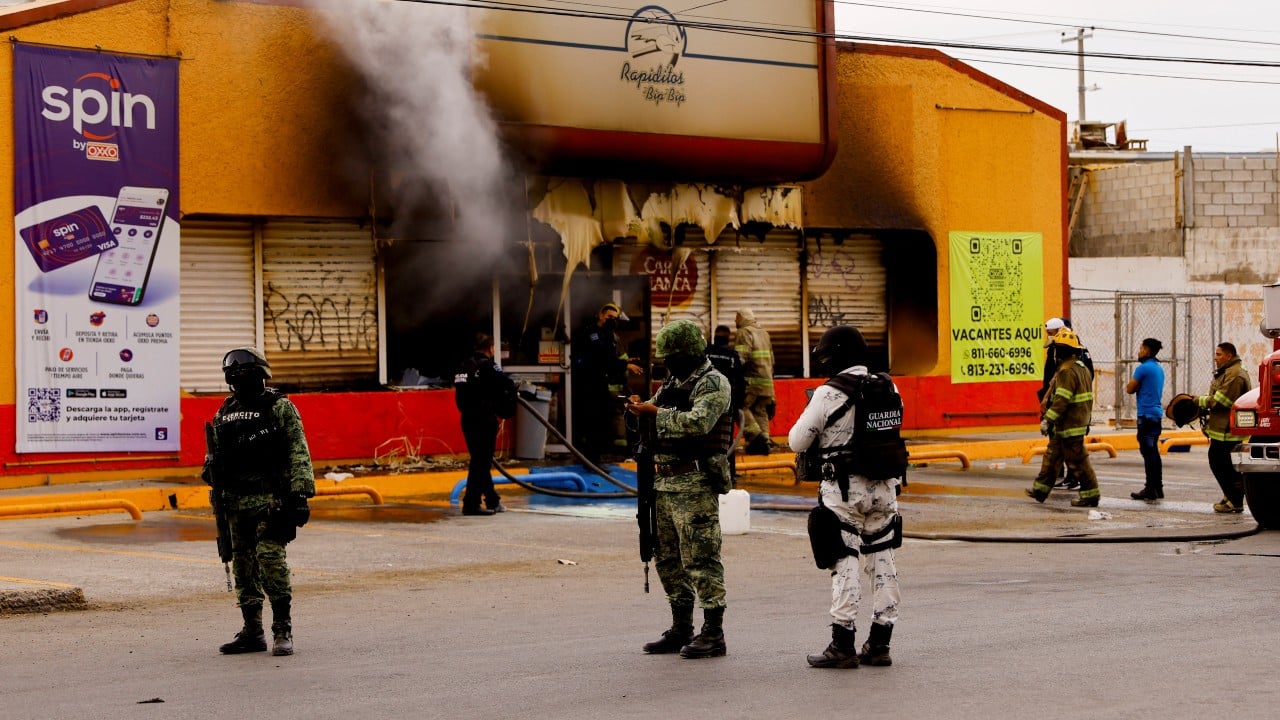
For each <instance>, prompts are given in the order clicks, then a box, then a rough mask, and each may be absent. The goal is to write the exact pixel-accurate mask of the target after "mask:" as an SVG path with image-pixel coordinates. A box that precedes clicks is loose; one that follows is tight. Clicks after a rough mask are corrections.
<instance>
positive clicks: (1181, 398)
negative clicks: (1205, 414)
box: [1164, 393, 1200, 427]
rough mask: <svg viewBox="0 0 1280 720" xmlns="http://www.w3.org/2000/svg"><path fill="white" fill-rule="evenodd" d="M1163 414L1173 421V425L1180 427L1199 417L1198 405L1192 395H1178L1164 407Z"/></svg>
mask: <svg viewBox="0 0 1280 720" xmlns="http://www.w3.org/2000/svg"><path fill="white" fill-rule="evenodd" d="M1164 414H1165V417H1167V418H1169V419H1170V420H1172V421H1173V424H1174V425H1177V426H1178V427H1182V426H1183V425H1186V424H1187V423H1190V422H1191V421H1192V420H1195V419H1196V418H1198V417H1200V403H1199V402H1197V401H1196V398H1195V396H1194V395H1188V394H1186V393H1179V394H1177V395H1174V396H1173V399H1172V400H1170V401H1169V404H1168V405H1165V406H1164Z"/></svg>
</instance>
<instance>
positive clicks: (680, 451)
mask: <svg viewBox="0 0 1280 720" xmlns="http://www.w3.org/2000/svg"><path fill="white" fill-rule="evenodd" d="M655 345H656V353H655V354H656V356H657V357H659V358H661V359H662V360H663V362H664V363H665V364H666V366H667V369H668V370H669V371H670V375H669V377H668V378H667V380H666V381H665V382H664V383H663V384H662V387H661V388H659V390H658V394H657V395H655V396H654V397H653V399H652V400H650V401H649V402H645V403H630V404H628V405H627V410H628V411H629V412H631V413H633V414H635V415H645V416H651V417H653V418H654V420H655V422H654V442H655V443H656V446H655V448H654V464H655V478H654V489H655V490H656V491H657V492H656V495H657V498H656V500H655V508H656V515H657V528H658V538H657V540H658V541H657V548H656V551H655V553H654V558H655V561H656V563H657V568H658V577H659V579H661V580H662V588H663V590H665V591H666V594H667V602H668V603H670V605H671V618H672V623H671V629H669V630H667V631H666V632H664V633H662V638H661V639H659V640H655V641H654V642H651V643H647V644H645V646H644V651H645V652H646V653H651V654H659V653H675V652H678V653H680V656H681V657H684V658H708V657H717V656H720V655H724V654H725V651H726V646H725V642H724V625H723V623H724V608H725V591H724V565H723V564H721V562H720V540H721V536H720V495H721V494H722V493H726V492H728V491H729V488H730V480H729V461H728V459H727V458H726V456H725V453H726V452H727V450H728V449H729V443H730V441H731V439H732V434H733V420H732V418H731V417H730V414H729V394H730V391H729V381H728V380H727V379H725V377H724V375H721V374H720V373H719V372H718V371H717V370H716V369H715V368H713V367H712V366H711V363H710V361H708V360H707V358H706V355H705V352H706V348H707V341H706V338H704V337H703V336H702V330H701V329H700V328H699V327H698V326H697V325H696V324H694V323H693V322H692V321H690V320H676V321H675V322H672V323H670V324H669V325H667V326H666V327H664V328H662V330H660V331H659V332H658V337H657V340H656V341H655ZM695 601H699V602H700V604H701V605H702V620H703V624H702V632H701V633H699V634H698V635H697V636H696V637H695V636H694V634H693V605H694V602H695Z"/></svg>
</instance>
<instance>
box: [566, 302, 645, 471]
mask: <svg viewBox="0 0 1280 720" xmlns="http://www.w3.org/2000/svg"><path fill="white" fill-rule="evenodd" d="M621 315H622V309H621V308H619V307H618V306H617V304H615V303H611V302H610V303H605V304H604V305H601V306H600V310H599V311H597V312H596V316H595V317H593V318H588V319H587V320H586V321H585V322H584V323H583V324H582V325H581V326H580V327H579V328H578V329H577V330H576V331H574V333H573V337H571V338H570V339H569V340H570V349H571V351H572V355H573V373H572V381H573V428H574V442H575V443H576V444H577V448H578V450H579V451H580V452H581V453H582V454H583V455H584V456H586V458H587V459H588V460H590V461H591V462H593V463H599V462H600V456H601V454H603V453H604V452H605V450H606V449H608V448H609V447H611V445H612V443H613V440H614V437H613V428H614V422H613V420H614V417H615V416H614V414H613V413H614V411H615V410H616V408H617V405H616V404H615V402H614V393H613V392H611V390H610V386H619V389H620V390H621V388H622V387H625V386H626V382H627V373H631V374H632V375H640V374H641V372H642V370H641V369H640V366H638V365H636V364H635V363H633V362H631V360H630V357H629V356H628V355H627V352H626V350H625V349H624V348H623V347H622V346H621V341H620V340H619V339H618V334H617V326H618V318H619V317H621Z"/></svg>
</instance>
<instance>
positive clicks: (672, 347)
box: [654, 320, 707, 358]
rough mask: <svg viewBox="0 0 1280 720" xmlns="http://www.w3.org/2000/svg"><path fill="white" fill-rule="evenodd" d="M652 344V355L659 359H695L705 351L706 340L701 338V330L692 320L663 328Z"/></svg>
mask: <svg viewBox="0 0 1280 720" xmlns="http://www.w3.org/2000/svg"><path fill="white" fill-rule="evenodd" d="M654 344H655V345H656V352H655V353H654V354H655V355H657V356H658V357H659V358H664V357H666V356H668V355H684V356H686V357H695V356H698V355H701V354H703V353H704V352H706V351H707V339H706V338H705V337H703V336H702V328H700V327H698V325H697V323H695V322H693V321H692V320H676V321H674V322H671V323H668V324H667V325H665V326H663V328H662V329H661V330H659V331H658V338H657V340H656V341H655V343H654Z"/></svg>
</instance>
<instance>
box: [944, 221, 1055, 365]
mask: <svg viewBox="0 0 1280 720" xmlns="http://www.w3.org/2000/svg"><path fill="white" fill-rule="evenodd" d="M1043 247H1044V244H1043V237H1042V236H1041V234H1040V233H1009V232H959V231H953V232H952V233H950V258H951V382H953V383H969V382H1001V381H1008V380H1038V379H1040V368H1039V367H1038V364H1037V362H1036V359H1037V358H1039V357H1040V352H1041V349H1040V348H1041V346H1042V345H1043V344H1044V341H1043V334H1044V327H1043V325H1042V324H1041V323H1042V322H1043V321H1044V263H1043Z"/></svg>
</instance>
